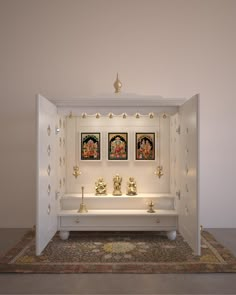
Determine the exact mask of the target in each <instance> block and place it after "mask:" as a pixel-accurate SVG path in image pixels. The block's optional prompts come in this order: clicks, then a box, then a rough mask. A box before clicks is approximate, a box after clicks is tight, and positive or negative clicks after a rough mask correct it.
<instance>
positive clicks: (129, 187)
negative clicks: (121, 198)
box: [127, 177, 137, 196]
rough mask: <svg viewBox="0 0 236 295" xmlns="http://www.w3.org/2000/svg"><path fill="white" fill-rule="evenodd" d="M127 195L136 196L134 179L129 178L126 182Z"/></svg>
mask: <svg viewBox="0 0 236 295" xmlns="http://www.w3.org/2000/svg"><path fill="white" fill-rule="evenodd" d="M127 195H128V196H134V195H137V184H136V181H135V180H134V177H130V178H129V181H128V182H127Z"/></svg>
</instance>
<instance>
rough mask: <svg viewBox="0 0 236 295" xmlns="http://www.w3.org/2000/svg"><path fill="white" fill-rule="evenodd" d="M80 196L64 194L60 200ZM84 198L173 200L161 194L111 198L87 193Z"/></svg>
mask: <svg viewBox="0 0 236 295" xmlns="http://www.w3.org/2000/svg"><path fill="white" fill-rule="evenodd" d="M81 197H82V195H81V193H79V194H76V193H71V194H64V195H63V196H62V197H61V199H74V198H81ZM84 198H85V199H86V198H89V199H91V198H95V199H109V198H111V199H141V198H145V199H146V198H148V199H154V198H175V196H174V195H172V194H168V193H163V194H160V193H158V194H148V193H147V194H145V193H140V194H138V195H135V196H128V195H125V194H123V195H122V196H113V195H112V194H107V195H105V196H96V195H95V194H93V193H88V194H86V193H85V194H84Z"/></svg>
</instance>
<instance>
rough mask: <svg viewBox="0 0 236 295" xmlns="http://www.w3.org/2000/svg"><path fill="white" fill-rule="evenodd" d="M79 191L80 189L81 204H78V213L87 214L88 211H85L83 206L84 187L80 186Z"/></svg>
mask: <svg viewBox="0 0 236 295" xmlns="http://www.w3.org/2000/svg"><path fill="white" fill-rule="evenodd" d="M81 189H82V203H81V204H80V207H79V210H78V212H79V213H87V212H88V209H87V207H86V205H85V204H84V187H83V186H82V187H81Z"/></svg>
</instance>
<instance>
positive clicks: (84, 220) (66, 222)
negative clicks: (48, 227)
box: [60, 215, 177, 230]
mask: <svg viewBox="0 0 236 295" xmlns="http://www.w3.org/2000/svg"><path fill="white" fill-rule="evenodd" d="M60 225H61V227H70V228H71V227H72V228H73V227H76V228H78V230H79V228H80V227H104V228H109V227H116V226H117V227H140V228H142V227H158V226H161V227H165V226H166V227H170V226H176V225H177V217H176V216H151V215H150V216H122V217H121V216H60Z"/></svg>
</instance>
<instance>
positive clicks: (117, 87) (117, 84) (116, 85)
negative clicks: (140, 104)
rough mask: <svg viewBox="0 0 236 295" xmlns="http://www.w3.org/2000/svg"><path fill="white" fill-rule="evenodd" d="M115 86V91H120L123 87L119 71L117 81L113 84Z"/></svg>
mask: <svg viewBox="0 0 236 295" xmlns="http://www.w3.org/2000/svg"><path fill="white" fill-rule="evenodd" d="M113 86H114V88H115V93H120V90H121V87H122V83H121V82H120V80H119V76H118V73H117V75H116V81H115V82H114V84H113Z"/></svg>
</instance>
